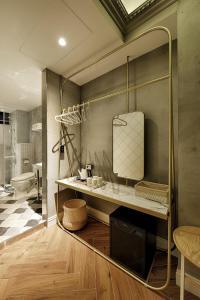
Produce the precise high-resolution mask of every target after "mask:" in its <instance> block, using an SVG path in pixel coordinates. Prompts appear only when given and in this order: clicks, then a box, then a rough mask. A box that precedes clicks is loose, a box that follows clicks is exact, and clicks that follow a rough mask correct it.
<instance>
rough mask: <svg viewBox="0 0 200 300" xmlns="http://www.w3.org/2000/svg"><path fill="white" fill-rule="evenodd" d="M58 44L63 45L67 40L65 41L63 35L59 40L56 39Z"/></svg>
mask: <svg viewBox="0 0 200 300" xmlns="http://www.w3.org/2000/svg"><path fill="white" fill-rule="evenodd" d="M58 44H59V45H60V46H61V47H65V46H66V44H67V42H66V39H65V38H63V37H60V38H59V40H58Z"/></svg>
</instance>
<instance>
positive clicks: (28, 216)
mask: <svg viewBox="0 0 200 300" xmlns="http://www.w3.org/2000/svg"><path fill="white" fill-rule="evenodd" d="M41 222H42V201H38V200H37V197H36V193H35V190H33V191H32V192H31V193H29V194H21V195H17V196H16V195H13V196H11V195H9V196H6V197H3V198H0V243H1V242H3V241H5V240H7V239H10V238H11V237H13V236H15V235H17V234H19V233H22V232H24V231H26V230H28V229H30V228H32V227H34V226H36V225H38V224H40V223H41Z"/></svg>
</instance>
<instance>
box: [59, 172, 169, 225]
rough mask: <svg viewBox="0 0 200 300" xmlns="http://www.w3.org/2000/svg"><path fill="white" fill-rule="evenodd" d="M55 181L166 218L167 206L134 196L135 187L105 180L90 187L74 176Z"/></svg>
mask: <svg viewBox="0 0 200 300" xmlns="http://www.w3.org/2000/svg"><path fill="white" fill-rule="evenodd" d="M56 183H57V184H59V185H61V186H64V187H66V188H69V189H72V190H75V191H78V192H81V193H84V194H87V195H90V196H94V197H97V198H100V199H103V200H105V201H108V202H111V203H115V204H117V205H121V206H125V207H128V208H131V209H134V210H137V211H140V212H143V213H146V214H149V215H151V216H154V217H157V218H160V219H162V220H167V218H168V207H167V206H164V205H162V204H160V203H158V202H155V201H152V200H148V199H145V198H141V197H136V196H135V189H134V187H131V186H126V185H122V184H117V183H111V182H106V184H105V185H104V186H103V187H99V188H92V187H88V186H87V185H86V183H84V182H81V181H78V180H76V179H75V177H70V178H65V179H61V180H56Z"/></svg>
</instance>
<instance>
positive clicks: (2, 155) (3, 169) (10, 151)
mask: <svg viewBox="0 0 200 300" xmlns="http://www.w3.org/2000/svg"><path fill="white" fill-rule="evenodd" d="M14 169H15V153H14V147H13V139H12V122H11V119H10V114H9V113H6V112H0V185H5V184H10V180H11V178H12V175H13V174H14Z"/></svg>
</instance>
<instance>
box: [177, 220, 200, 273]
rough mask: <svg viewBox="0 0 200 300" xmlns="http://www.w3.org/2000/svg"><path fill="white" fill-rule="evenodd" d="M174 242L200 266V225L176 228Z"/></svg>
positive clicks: (182, 252) (183, 253) (185, 255)
mask: <svg viewBox="0 0 200 300" xmlns="http://www.w3.org/2000/svg"><path fill="white" fill-rule="evenodd" d="M174 242H175V244H176V247H177V248H178V250H179V251H180V252H181V254H182V255H183V256H184V257H186V258H187V259H188V260H189V261H190V262H191V263H193V264H194V265H195V266H197V267H199V268H200V227H194V226H181V227H178V228H177V229H175V230H174Z"/></svg>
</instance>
